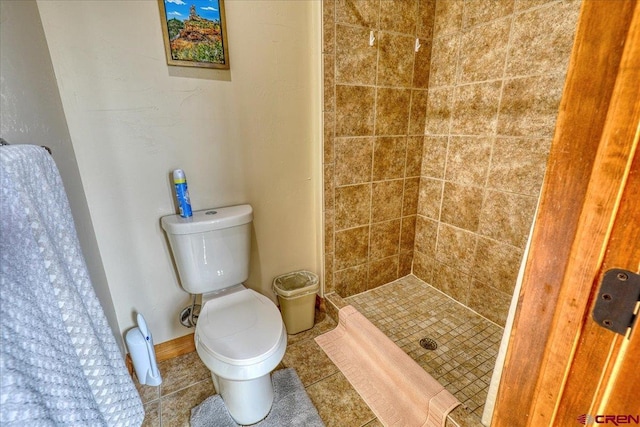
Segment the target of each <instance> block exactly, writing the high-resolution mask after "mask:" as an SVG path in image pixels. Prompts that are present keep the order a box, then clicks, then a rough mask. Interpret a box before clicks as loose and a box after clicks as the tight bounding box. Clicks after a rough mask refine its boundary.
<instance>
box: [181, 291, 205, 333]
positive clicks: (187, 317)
mask: <svg viewBox="0 0 640 427" xmlns="http://www.w3.org/2000/svg"><path fill="white" fill-rule="evenodd" d="M196 297H197V295H195V294H194V295H193V302H192V303H191V307H188V306H187V307H185V308H184V309H183V310H182V311H181V312H180V323H182V326H185V327H187V328H195V327H196V324H197V323H198V315H199V314H200V304H196ZM196 307H197V311H196Z"/></svg>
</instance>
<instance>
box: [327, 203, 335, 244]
mask: <svg viewBox="0 0 640 427" xmlns="http://www.w3.org/2000/svg"><path fill="white" fill-rule="evenodd" d="M333 217H334V212H333V210H328V211H325V212H324V235H325V239H324V253H330V252H333V233H334V229H335V224H334V218H333Z"/></svg>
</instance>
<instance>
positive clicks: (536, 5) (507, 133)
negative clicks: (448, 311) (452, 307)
mask: <svg viewBox="0 0 640 427" xmlns="http://www.w3.org/2000/svg"><path fill="white" fill-rule="evenodd" d="M579 6H580V2H579V1H574V0H571V1H545V0H539V1H529V0H495V1H486V0H482V1H480V0H468V1H464V0H437V1H436V0H408V1H405V2H402V3H397V2H396V3H393V2H389V1H386V0H380V1H379V0H358V1H351V0H343V1H335V2H333V1H325V2H324V14H323V20H324V30H323V31H324V35H325V45H324V55H323V59H324V64H325V72H324V78H325V94H324V95H325V96H324V109H325V119H324V126H325V137H324V153H325V157H324V161H325V170H324V177H325V206H324V209H325V211H324V214H325V228H326V231H325V236H327V237H326V238H325V259H326V260H325V269H326V272H327V277H328V278H329V277H331V273H333V276H332V277H333V279H334V280H333V283H330V282H329V280H327V283H328V285H327V290H335V291H337V292H338V293H339V294H340V295H342V296H348V295H351V294H352V293H355V292H360V291H362V290H364V289H369V288H372V287H375V286H379V285H380V284H382V283H384V282H385V280H386V281H389V280H393V279H394V278H395V277H394V274H392V272H391V270H392V269H389V268H387V266H386V265H383V268H385V269H384V270H383V271H384V272H385V273H384V274H385V275H384V280H382V279H383V277H381V273H380V272H379V271H380V270H379V269H380V267H379V263H380V262H381V261H376V257H377V254H378V253H380V252H381V251H380V248H383V251H384V252H383V253H384V254H385V255H388V254H390V253H391V249H389V248H390V246H391V245H393V247H394V248H395V249H393V251H395V253H398V252H399V253H400V263H399V266H400V267H399V268H398V270H397V274H398V275H403V274H406V273H408V272H409V271H411V270H410V269H409V266H408V263H410V262H411V260H412V271H413V273H414V274H415V275H417V276H418V277H420V278H421V279H423V280H425V281H426V282H428V283H430V284H432V285H433V286H435V287H437V288H439V289H440V290H442V291H444V292H445V293H447V294H448V295H450V296H451V297H453V298H455V299H456V300H458V301H460V302H462V303H463V304H465V305H467V306H469V307H470V308H472V309H474V310H476V311H477V312H479V313H480V314H482V315H484V316H486V317H487V318H489V319H491V320H493V321H495V322H497V323H499V324H504V321H505V318H506V315H507V311H508V307H509V302H510V300H511V294H512V293H513V287H514V284H515V279H516V276H517V273H518V268H519V265H520V260H521V257H522V251H523V248H524V245H525V243H526V238H527V233H528V231H529V228H530V225H531V222H532V220H533V215H534V210H535V204H536V201H537V197H538V193H539V190H540V187H541V184H542V179H543V175H544V171H545V167H546V158H547V153H548V148H549V145H550V142H551V138H552V135H553V131H554V127H555V119H556V115H557V108H558V104H559V101H560V97H561V94H562V88H563V84H564V76H565V72H566V68H567V61H568V58H569V54H570V50H571V47H572V43H573V33H574V29H575V26H576V21H577V16H578V10H579ZM370 30H374V31H376V36H377V40H376V46H379V47H377V51H378V52H377V55H373V54H372V53H371V49H376V48H369V49H370V50H367V49H366V46H365V45H363V43H365V41H364V40H363V38H364V37H365V35H368V33H369V31H370ZM379 30H381V31H379ZM387 32H388V34H387ZM409 35H412V37H420V38H421V43H422V44H423V46H424V47H425V50H424V51H422V52H423V53H420V52H419V53H418V54H415V55H410V53H409V51H408V50H403V46H404V45H403V44H401V43H400V40H404V39H403V38H408V36H409ZM423 38H424V41H423ZM327 41H328V42H327ZM408 42H409V40H406V44H407V45H408ZM387 51H389V52H394V54H393V57H392V56H390V55H389V54H385V52H387ZM405 51H406V52H407V53H406V56H402V54H403V53H402V52H405ZM427 51H429V52H430V58H429V57H425V58H422V57H421V55H425V56H426V52H427ZM372 56H373V59H372V58H371V57H372ZM385 58H389V59H390V60H391V59H392V60H391V61H390V63H385V61H384V59H385ZM424 61H427V65H425V64H424ZM429 61H430V66H429V65H428V64H429ZM389 69H391V74H390V72H389ZM406 70H412V71H413V76H412V80H402V79H396V80H394V81H390V80H389V79H388V76H389V75H394V76H396V75H402V73H403V72H406ZM353 75H357V76H361V77H360V78H361V79H362V78H364V77H365V76H370V79H369V80H367V81H362V80H360V81H357V80H356V81H349V80H348V79H350V78H352V76H353ZM402 82H404V86H402V84H401V83H402ZM411 82H412V83H411ZM416 82H420V83H419V84H418V85H416ZM388 86H392V87H388ZM396 86H400V87H396ZM408 88H412V89H411V90H409V89H408ZM424 89H427V90H424ZM409 92H411V96H409ZM381 101H382V103H381ZM387 112H391V113H392V116H390V117H392V119H391V120H392V121H393V122H394V123H396V124H397V123H402V124H403V125H406V124H407V123H408V128H407V133H406V134H407V135H409V137H408V138H406V149H404V151H403V149H402V147H403V145H402V144H403V143H404V142H403V141H405V139H404V135H403V134H402V132H399V131H395V132H394V133H393V138H382V137H381V135H380V132H381V131H384V130H385V129H387V128H388V127H387V126H386V125H385V123H388V122H390V121H391V120H389V119H388V118H387V117H385V113H387ZM381 120H382V126H380V125H379V123H380V122H381ZM353 124H357V125H358V126H356V127H354V126H353ZM366 125H369V126H366ZM420 126H421V127H420ZM352 129H355V131H354V130H352ZM356 132H358V135H360V136H362V137H361V138H353V137H350V138H343V136H347V135H348V136H352V135H353V134H354V133H356ZM365 135H366V136H367V138H364V136H365ZM412 143H413V144H414V145H413V146H412V145H411V144H412ZM371 147H373V148H371ZM376 150H377V151H376ZM378 152H379V154H380V158H382V159H383V160H384V161H386V162H394V161H395V162H396V164H398V165H399V164H400V163H401V162H402V160H401V158H402V156H403V155H404V154H406V159H405V160H404V165H405V169H404V176H402V175H400V172H399V171H400V169H395V170H396V171H397V173H398V175H395V176H393V177H392V178H393V179H392V180H389V179H387V178H389V177H388V176H381V177H380V176H378V177H376V175H375V172H376V167H377V164H378V163H379V157H376V154H377V153H378ZM394 159H395V160H394ZM371 165H373V166H371ZM416 167H417V168H420V170H419V172H418V173H417V174H418V175H419V176H418V177H414V176H413V168H416ZM372 168H373V169H372ZM386 170H389V169H386ZM344 171H347V173H345V172H344ZM357 173H360V174H368V175H367V176H368V177H369V179H368V180H364V179H362V178H361V177H360V178H359V179H360V181H358V182H353V180H352V181H349V182H345V180H344V176H345V175H346V176H348V177H350V176H354V175H355V174H357ZM345 184H349V185H345ZM402 184H403V185H402ZM376 188H378V189H379V190H380V191H379V192H378V193H376ZM378 201H379V202H378ZM378 203H379V204H378ZM391 212H393V213H394V216H390V215H391ZM398 212H401V215H399V214H398ZM414 214H415V216H413V215H414ZM380 216H383V219H384V220H390V221H386V222H384V223H379V224H376V223H377V222H378V220H377V219H376V218H379V217H380ZM388 216H389V217H388ZM397 216H400V219H397V218H396V217H397ZM398 223H399V225H398ZM345 224H346V226H345ZM334 228H335V238H334V240H332V236H334ZM412 230H415V234H413V235H412V234H411V231H412ZM342 236H344V238H343V237H342ZM345 254H346V255H345ZM354 254H356V255H354ZM394 256H395V254H394ZM411 256H413V258H411ZM387 259H392V258H387ZM389 264H390V263H389ZM345 267H348V268H345ZM367 273H368V275H367ZM387 273H388V274H387Z"/></svg>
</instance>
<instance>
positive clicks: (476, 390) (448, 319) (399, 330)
mask: <svg viewBox="0 0 640 427" xmlns="http://www.w3.org/2000/svg"><path fill="white" fill-rule="evenodd" d="M345 302H346V303H348V304H351V305H353V306H354V307H355V308H356V309H358V311H360V312H361V313H362V314H364V315H365V316H366V317H367V318H368V319H369V320H370V321H371V323H373V324H374V325H376V326H377V327H378V329H380V330H381V331H382V332H384V333H385V334H386V335H387V336H388V337H389V338H390V339H391V340H392V341H394V342H395V343H396V344H397V345H398V346H399V347H400V348H402V349H403V350H404V351H405V353H407V354H408V355H409V356H411V357H412V358H413V359H414V360H415V361H416V362H418V364H419V365H420V366H422V367H423V368H424V369H425V370H426V371H427V372H428V373H429V374H430V375H431V376H432V377H434V378H435V379H437V380H438V381H439V382H440V383H441V384H442V385H443V386H444V387H445V388H446V389H447V390H449V392H451V393H452V394H453V395H454V396H456V398H458V400H460V402H462V406H461V407H460V408H459V409H458V410H457V411H456V414H454V419H456V417H455V415H458V418H463V420H459V422H460V424H471V425H473V424H475V423H476V422H477V424H478V425H479V423H480V419H481V418H482V411H483V410H484V403H485V400H486V398H487V392H488V390H489V383H490V381H491V375H492V373H493V367H494V365H495V361H496V356H497V354H498V349H499V347H500V341H501V340H502V334H503V333H504V329H503V328H502V327H500V326H498V325H496V324H495V323H493V322H491V321H489V320H487V319H486V318H484V317H482V316H480V315H478V314H477V313H475V312H473V311H471V310H469V309H468V308H466V307H464V306H463V305H461V304H459V303H458V302H456V301H454V300H453V299H451V298H449V297H447V296H446V295H444V294H443V293H441V292H440V291H438V290H437V289H435V288H433V287H431V286H429V285H427V284H426V283H424V282H423V281H421V280H420V279H418V278H416V277H415V276H406V277H404V278H401V279H399V280H397V281H395V282H392V283H389V284H387V285H385V286H382V287H380V288H376V289H373V290H371V291H368V292H364V293H362V294H358V295H354V296H351V297H348V298H345ZM423 338H427V339H431V340H434V341H435V342H436V344H437V348H436V349H435V350H427V349H425V348H423V347H422V346H421V345H420V340H421V339H423ZM474 418H475V420H474Z"/></svg>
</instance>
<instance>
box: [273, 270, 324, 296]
mask: <svg viewBox="0 0 640 427" xmlns="http://www.w3.org/2000/svg"><path fill="white" fill-rule="evenodd" d="M319 288H320V285H319V284H318V276H317V275H315V274H313V273H312V272H310V271H305V270H300V271H294V272H292V273H287V274H283V275H281V276H278V277H276V278H275V279H273V290H274V292H275V293H276V294H278V295H280V296H283V297H293V296H301V295H305V294H310V293H312V292H318V289H319Z"/></svg>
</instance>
